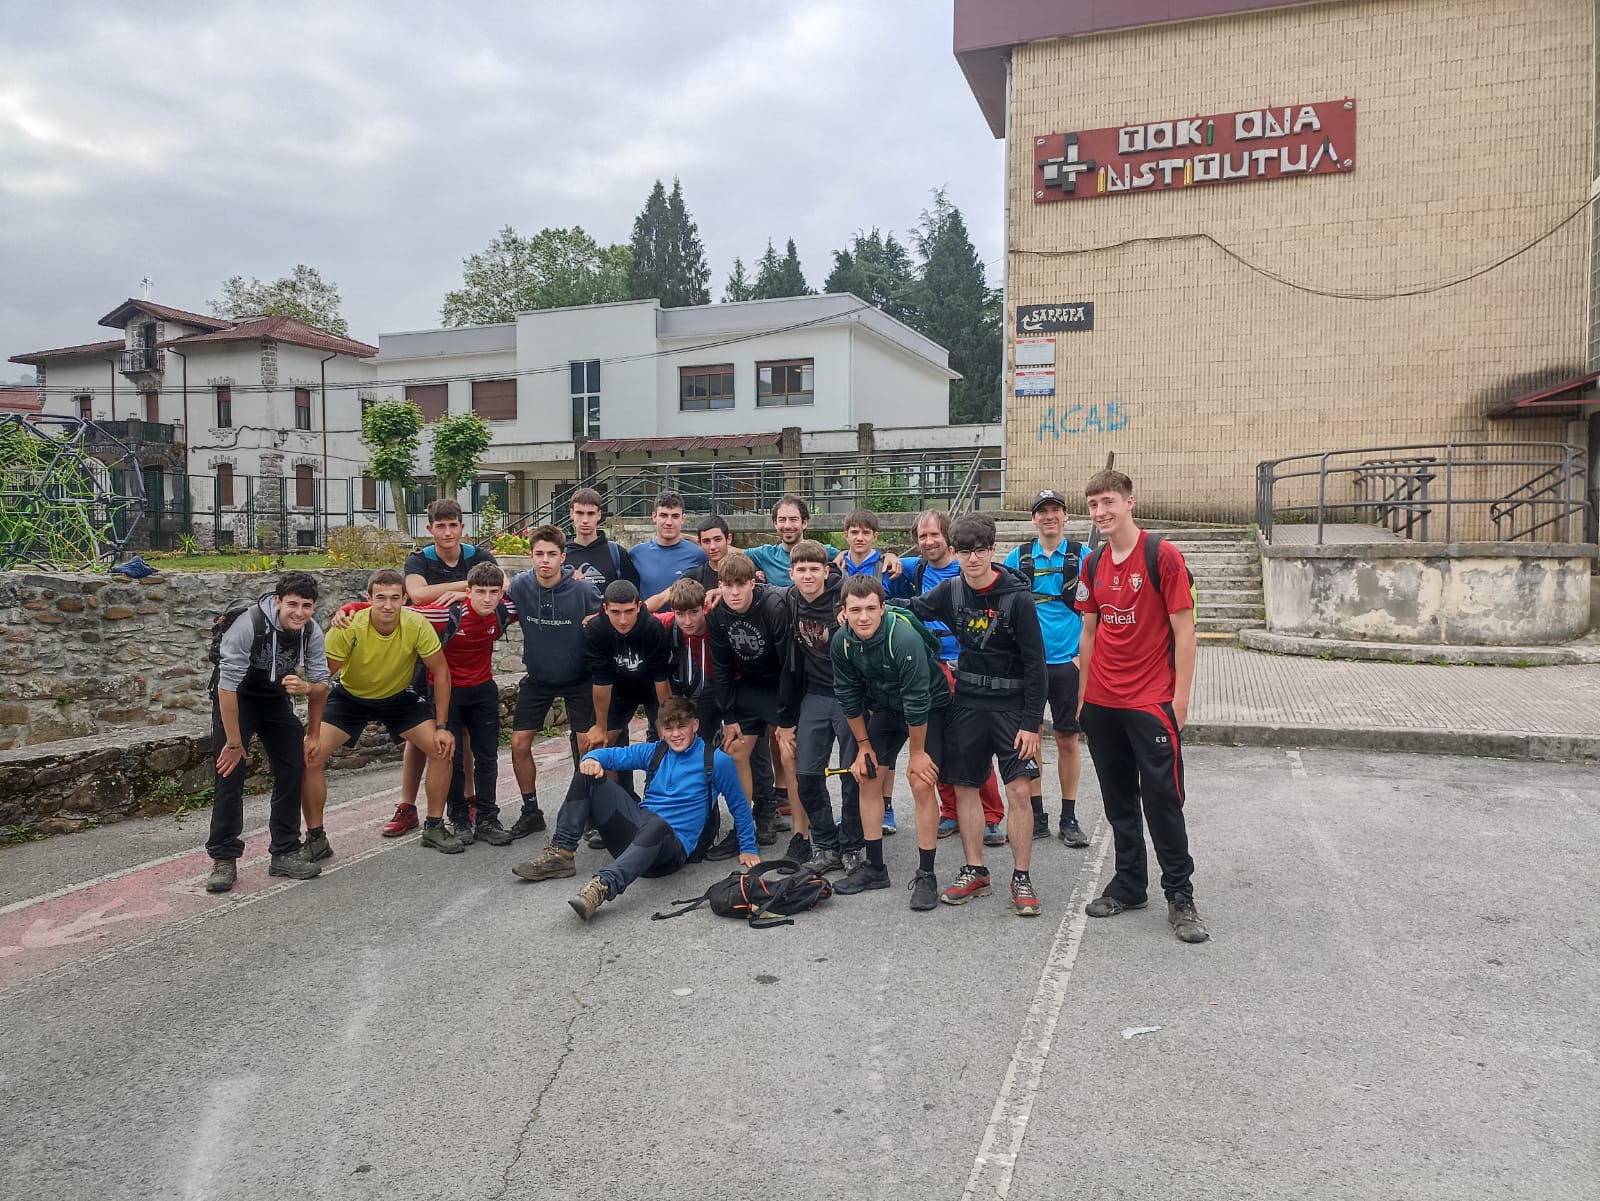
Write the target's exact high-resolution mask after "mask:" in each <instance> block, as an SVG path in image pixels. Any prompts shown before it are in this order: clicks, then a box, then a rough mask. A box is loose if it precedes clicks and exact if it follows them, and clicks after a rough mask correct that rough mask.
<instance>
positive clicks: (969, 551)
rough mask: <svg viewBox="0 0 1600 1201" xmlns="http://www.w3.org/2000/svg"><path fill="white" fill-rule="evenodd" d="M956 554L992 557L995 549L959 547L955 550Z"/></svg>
mask: <svg viewBox="0 0 1600 1201" xmlns="http://www.w3.org/2000/svg"><path fill="white" fill-rule="evenodd" d="M955 553H956V554H958V555H992V554H994V547H992V546H958V547H956V548H955Z"/></svg>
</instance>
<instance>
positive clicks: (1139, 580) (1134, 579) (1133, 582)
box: [1128, 571, 1144, 592]
mask: <svg viewBox="0 0 1600 1201" xmlns="http://www.w3.org/2000/svg"><path fill="white" fill-rule="evenodd" d="M1128 587H1130V588H1132V589H1133V590H1134V591H1135V592H1137V591H1139V589H1141V588H1143V587H1144V577H1143V576H1142V575H1140V574H1139V573H1138V572H1137V571H1136V572H1134V573H1133V574H1132V575H1131V576H1129V577H1128Z"/></svg>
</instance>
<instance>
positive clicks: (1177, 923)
mask: <svg viewBox="0 0 1600 1201" xmlns="http://www.w3.org/2000/svg"><path fill="white" fill-rule="evenodd" d="M1167 925H1169V926H1171V927H1172V932H1173V933H1174V934H1176V935H1177V936H1178V941H1179V942H1205V941H1206V940H1207V939H1209V938H1210V937H1211V932H1210V931H1209V930H1207V929H1206V925H1205V923H1204V922H1202V921H1201V920H1200V915H1199V914H1198V913H1196V912H1195V909H1194V901H1192V900H1191V899H1190V898H1188V897H1178V898H1177V899H1176V900H1173V901H1168V902H1167Z"/></svg>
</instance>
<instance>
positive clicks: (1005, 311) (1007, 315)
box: [913, 51, 1060, 532]
mask: <svg viewBox="0 0 1600 1201" xmlns="http://www.w3.org/2000/svg"><path fill="white" fill-rule="evenodd" d="M1003 154H1004V158H1005V164H1006V166H1005V171H1004V172H1002V174H1003V175H1004V176H1005V185H1004V196H1003V198H1002V203H1003V210H1004V211H1003V216H1002V217H1001V225H1000V228H1001V234H1000V495H1001V497H1002V498H1004V499H1002V500H1001V502H1000V503H1001V504H1002V505H1004V504H1006V503H1007V500H1008V499H1009V494H1010V488H1011V454H1010V449H1011V447H1010V438H1009V437H1008V430H1009V428H1010V424H1011V423H1010V421H1009V420H1008V418H1009V414H1008V413H1007V412H1006V407H1007V406H1006V397H1007V396H1008V395H1010V388H1011V386H1012V385H1013V383H1014V381H1015V379H1016V376H1015V373H1014V372H1013V371H1012V364H1011V54H1010V52H1009V51H1008V52H1007V53H1006V121H1005V134H1004V150H1003ZM1029 178H1030V179H1031V176H1030V177H1029ZM1057 378H1058V379H1059V378H1060V377H1059V376H1057ZM1012 400H1013V401H1015V400H1016V397H1015V396H1012ZM972 507H973V508H974V509H976V508H977V507H978V502H977V498H976V494H974V498H973V502H972ZM913 532H915V531H913Z"/></svg>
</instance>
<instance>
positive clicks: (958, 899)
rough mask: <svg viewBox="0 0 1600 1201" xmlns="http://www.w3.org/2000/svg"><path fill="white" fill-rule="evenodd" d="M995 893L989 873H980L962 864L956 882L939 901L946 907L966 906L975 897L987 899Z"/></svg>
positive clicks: (943, 893)
mask: <svg viewBox="0 0 1600 1201" xmlns="http://www.w3.org/2000/svg"><path fill="white" fill-rule="evenodd" d="M993 891H994V889H993V888H991V887H990V886H989V873H988V872H980V871H978V870H977V869H976V868H974V867H971V866H970V865H967V864H962V866H961V870H960V871H959V872H957V873H956V882H955V883H954V884H952V885H950V887H949V888H947V889H945V890H944V891H943V892H941V893H940V894H939V899H940V900H941V901H943V902H944V903H945V904H946V905H965V904H966V903H967V902H968V901H970V900H972V898H973V897H986V896H988V895H989V894H990V893H991V892H993Z"/></svg>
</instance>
